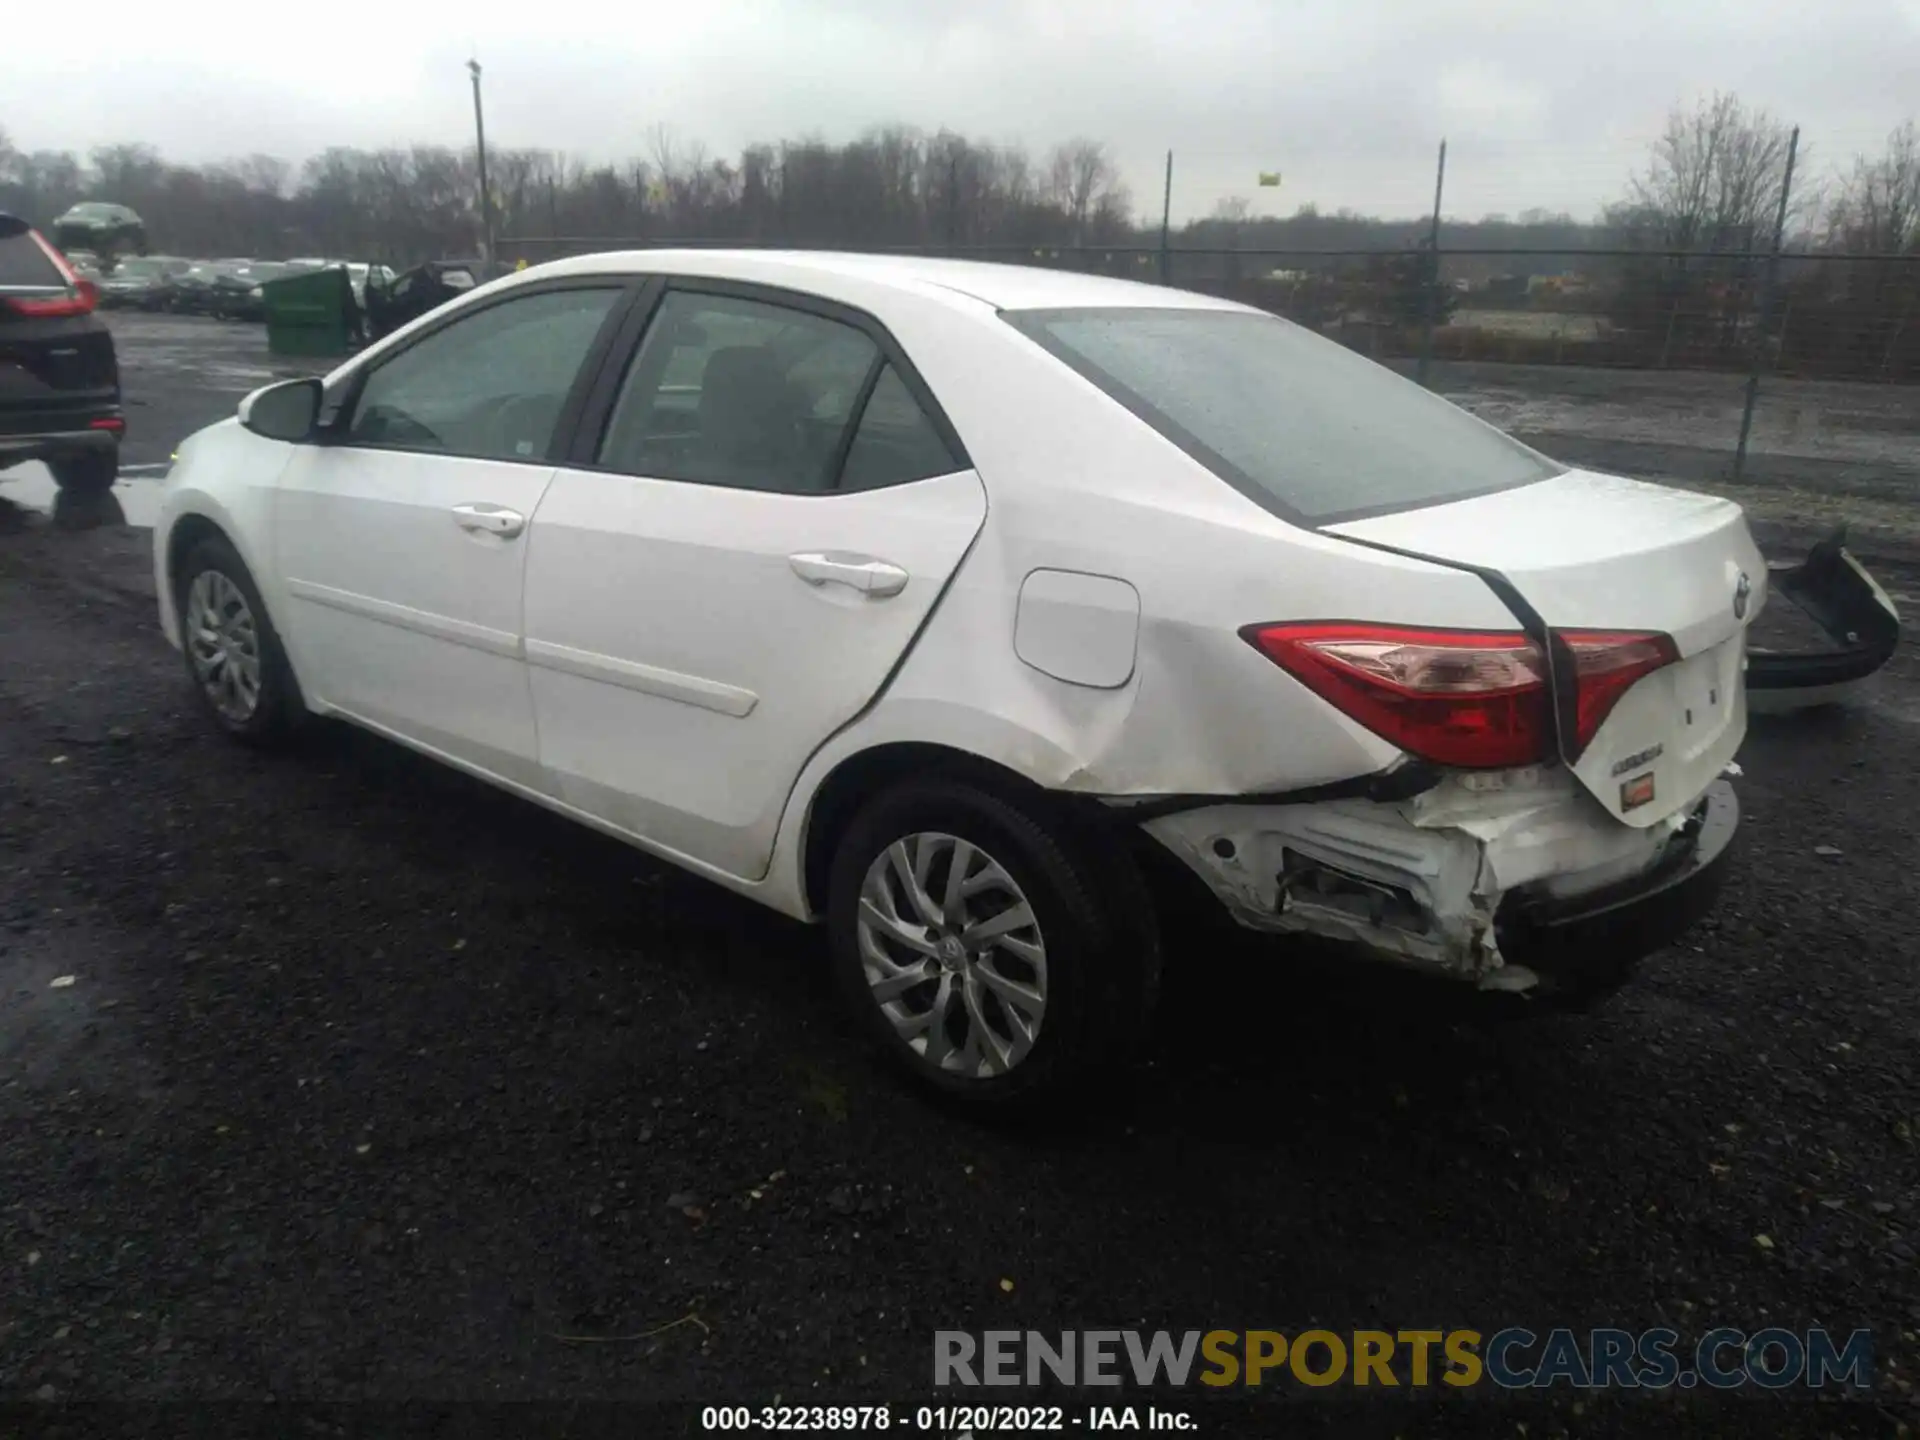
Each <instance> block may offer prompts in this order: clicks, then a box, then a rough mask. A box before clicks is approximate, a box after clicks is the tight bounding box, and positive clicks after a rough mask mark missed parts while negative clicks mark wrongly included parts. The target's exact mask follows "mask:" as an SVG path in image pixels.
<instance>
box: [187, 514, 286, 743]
mask: <svg viewBox="0 0 1920 1440" xmlns="http://www.w3.org/2000/svg"><path fill="white" fill-rule="evenodd" d="M178 585H179V589H178V591H177V596H178V607H179V616H180V638H181V650H182V651H183V652H184V653H185V655H186V662H187V674H188V676H189V677H190V678H191V679H192V681H193V688H194V693H195V694H196V695H198V696H199V698H200V703H201V705H202V707H203V708H204V709H205V711H206V713H207V714H208V716H209V717H211V719H212V720H213V722H214V724H216V725H218V726H219V727H220V729H221V730H222V731H224V732H225V733H226V734H227V735H230V736H231V737H232V738H234V739H235V740H238V741H240V742H242V743H243V744H248V745H261V746H268V745H274V744H279V743H283V742H285V741H286V740H287V739H288V738H290V737H291V735H292V734H293V732H294V730H295V729H296V728H297V727H298V724H299V721H300V718H301V717H302V715H303V714H304V713H305V705H304V703H303V702H302V700H301V698H300V689H299V686H298V685H297V684H296V683H295V682H294V678H293V669H292V667H291V666H290V665H288V663H287V656H286V652H285V651H284V650H283V649H282V648H281V645H280V637H279V635H277V634H276V633H275V632H274V628H273V622H272V621H270V620H269V619H268V618H267V607H266V606H265V605H264V604H263V603H262V602H261V599H260V591H259V589H258V588H257V587H256V586H255V585H254V583H253V576H252V575H250V574H248V573H247V567H246V565H245V563H244V562H243V561H242V560H241V559H240V555H239V552H238V551H236V550H235V549H234V548H233V546H232V545H231V544H229V543H228V542H227V541H226V540H225V539H224V538H221V537H219V536H209V537H208V538H206V539H204V540H201V541H200V542H198V543H197V544H195V545H194V547H193V549H192V550H191V551H189V552H188V554H187V557H186V563H185V564H183V565H182V566H181V567H180V573H179V576H178Z"/></svg>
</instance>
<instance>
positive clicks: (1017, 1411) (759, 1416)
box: [700, 1405, 1198, 1435]
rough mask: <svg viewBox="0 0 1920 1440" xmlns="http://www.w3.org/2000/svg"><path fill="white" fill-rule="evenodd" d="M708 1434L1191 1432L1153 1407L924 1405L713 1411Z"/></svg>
mask: <svg viewBox="0 0 1920 1440" xmlns="http://www.w3.org/2000/svg"><path fill="white" fill-rule="evenodd" d="M700 1426H701V1428H702V1429H703V1430H742V1431H756V1430H757V1431H784V1432H787V1433H789V1434H801V1435H813V1434H823V1433H828V1432H835V1431H848V1430H894V1429H899V1430H906V1431H910V1432H913V1433H916V1434H933V1435H964V1434H970V1433H974V1432H978V1433H980V1434H997V1433H1011V1432H1016V1431H1069V1430H1086V1431H1102V1430H1154V1431H1161V1432H1166V1433H1171V1432H1176V1431H1186V1432H1192V1431H1193V1430H1195V1429H1197V1428H1198V1427H1197V1426H1196V1425H1195V1424H1194V1420H1193V1417H1192V1416H1191V1415H1190V1414H1188V1413H1187V1412H1186V1411H1184V1410H1173V1409H1168V1410H1162V1409H1160V1408H1159V1407H1158V1406H1154V1405H1138V1406H1136V1405H1087V1406H1073V1407H1068V1406H1063V1405H920V1406H916V1407H915V1408H914V1409H912V1410H908V1409H906V1408H904V1407H902V1408H901V1409H900V1410H899V1411H898V1412H897V1413H896V1412H895V1411H894V1409H893V1407H891V1406H887V1405H761V1406H751V1405H708V1406H706V1407H704V1408H703V1409H702V1410H701V1412H700Z"/></svg>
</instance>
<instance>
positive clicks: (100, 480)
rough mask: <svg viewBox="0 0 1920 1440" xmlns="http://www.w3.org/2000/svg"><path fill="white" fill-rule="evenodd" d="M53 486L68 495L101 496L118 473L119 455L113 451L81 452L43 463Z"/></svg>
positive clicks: (109, 487)
mask: <svg viewBox="0 0 1920 1440" xmlns="http://www.w3.org/2000/svg"><path fill="white" fill-rule="evenodd" d="M47 468H48V469H49V470H51V471H52V472H53V483H54V484H56V485H58V486H59V487H60V488H61V489H62V490H65V491H66V492H67V493H68V494H69V495H104V494H105V493H106V492H107V491H109V490H111V489H112V488H113V482H114V478H115V476H117V475H118V474H119V471H120V454H119V451H118V450H117V449H113V450H83V451H81V452H80V453H79V454H77V455H62V456H61V457H60V458H59V459H57V460H50V461H48V462H47Z"/></svg>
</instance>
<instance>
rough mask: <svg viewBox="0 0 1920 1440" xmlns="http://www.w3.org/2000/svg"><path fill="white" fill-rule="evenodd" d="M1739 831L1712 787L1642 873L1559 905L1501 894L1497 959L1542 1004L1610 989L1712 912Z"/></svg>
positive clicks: (1719, 789)
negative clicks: (1534, 979)
mask: <svg viewBox="0 0 1920 1440" xmlns="http://www.w3.org/2000/svg"><path fill="white" fill-rule="evenodd" d="M1739 828H1740V801H1739V798H1738V797H1737V796H1736V795H1735V794H1734V790H1733V786H1731V785H1729V784H1728V783H1727V782H1726V781H1724V780H1720V781H1716V782H1715V783H1714V784H1713V785H1712V786H1711V787H1709V788H1708V790H1707V793H1706V794H1705V795H1704V796H1702V797H1701V799H1700V803H1699V804H1698V805H1697V806H1696V807H1695V808H1694V810H1693V813H1692V814H1691V815H1689V816H1688V818H1687V823H1686V824H1685V826H1683V827H1682V828H1681V829H1679V830H1677V831H1675V832H1674V834H1673V836H1672V838H1671V839H1670V840H1669V841H1668V842H1667V847H1666V849H1665V851H1664V852H1663V853H1662V855H1661V856H1660V858H1659V860H1658V861H1656V862H1655V864H1654V865H1653V866H1652V867H1651V868H1649V869H1648V870H1646V871H1645V872H1643V873H1642V874H1639V875H1636V876H1634V877H1633V878H1631V879H1629V880H1624V881H1621V882H1619V883H1617V884H1614V885H1609V886H1606V887H1605V888H1603V889H1601V890H1597V891H1594V892H1591V893H1589V894H1585V895H1580V896H1577V897H1573V898H1571V899H1565V900H1552V899H1548V898H1545V897H1538V898H1536V897H1530V896H1528V895H1527V894H1526V893H1524V892H1522V891H1516V892H1514V893H1512V894H1509V895H1508V896H1507V897H1506V898H1505V900H1504V901H1503V902H1502V904H1501V907H1500V911H1499V914H1498V915H1497V917H1496V919H1495V925H1496V927H1497V931H1498V934H1499V939H1500V952H1501V954H1502V955H1504V956H1505V957H1506V959H1507V962H1508V964H1509V965H1517V966H1524V967H1526V969H1528V970H1530V971H1532V972H1533V973H1534V974H1535V975H1537V976H1538V977H1539V978H1540V982H1541V983H1540V989H1541V991H1542V992H1543V994H1544V995H1546V996H1549V997H1555V996H1557V997H1564V998H1567V999H1578V998H1580V997H1582V996H1587V995H1592V994H1595V993H1604V992H1606V991H1608V990H1611V989H1612V988H1614V987H1615V986H1616V985H1618V984H1619V983H1620V982H1621V981H1622V980H1624V979H1626V978H1627V976H1628V974H1629V973H1631V971H1632V968H1633V966H1634V965H1635V964H1636V963H1637V962H1638V961H1639V960H1641V959H1642V958H1643V957H1645V956H1647V955H1649V954H1651V953H1653V952H1654V951H1656V950H1660V949H1664V948H1665V947H1666V946H1668V945H1671V944H1673V943H1674V942H1675V941H1677V940H1679V939H1680V937H1681V936H1683V935H1685V934H1686V932H1687V931H1688V930H1689V929H1691V928H1692V926H1693V924H1694V922H1695V921H1697V920H1699V919H1700V918H1701V917H1702V916H1703V915H1705V914H1706V913H1707V912H1708V911H1709V910H1711V909H1712V908H1713V905H1714V902H1715V901H1716V900H1717V899H1718V898H1719V895H1720V888H1721V885H1722V883H1723V882H1724V881H1725V879H1726V874H1727V861H1728V858H1729V856H1730V855H1731V854H1732V851H1733V842H1734V836H1735V835H1736V834H1737V833H1738V831H1739Z"/></svg>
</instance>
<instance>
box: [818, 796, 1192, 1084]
mask: <svg viewBox="0 0 1920 1440" xmlns="http://www.w3.org/2000/svg"><path fill="white" fill-rule="evenodd" d="M930 832H931V833H938V834H944V835H950V836H955V837H957V838H959V839H961V840H964V841H966V842H968V843H969V844H970V845H972V846H975V847H977V848H978V850H980V851H982V852H984V853H985V854H986V855H987V856H990V857H992V859H993V860H994V861H995V862H997V863H998V864H999V865H1000V867H1001V868H1003V869H1004V870H1005V871H1006V872H1007V873H1008V875H1010V876H1011V877H1012V879H1013V882H1014V883H1015V884H1016V885H1017V886H1018V887H1019V890H1020V891H1021V893H1022V894H1023V895H1024V897H1025V899H1026V901H1027V903H1028V905H1029V906H1030V907H1031V909H1032V911H1033V914H1034V916H1035V917H1036V919H1037V922H1038V926H1039V933H1040V937H1041V939H1042V940H1043V942H1044V945H1045V955H1046V971H1047V974H1046V999H1045V1009H1044V1012H1043V1014H1042V1017H1041V1020H1040V1024H1039V1027H1038V1030H1037V1032H1036V1033H1035V1034H1034V1038H1033V1040H1032V1044H1031V1049H1029V1050H1028V1051H1027V1053H1026V1055H1025V1057H1024V1058H1022V1059H1020V1060H1019V1061H1018V1062H1017V1063H1015V1064H1013V1065H1012V1066H1011V1067H1009V1068H1007V1069H1005V1070H1003V1071H1001V1072H1000V1073H998V1074H995V1075H991V1076H978V1075H972V1076H969V1075H963V1074H958V1073H955V1072H954V1071H952V1070H949V1069H943V1068H941V1067H940V1066H938V1065H936V1064H934V1063H933V1062H931V1061H930V1060H928V1059H927V1058H926V1057H925V1056H924V1055H922V1054H921V1053H920V1052H919V1051H918V1050H916V1049H915V1048H914V1047H913V1046H912V1045H911V1044H910V1043H909V1042H908V1041H907V1040H906V1039H904V1038H903V1037H902V1036H901V1035H900V1034H899V1032H898V1031H896V1029H895V1028H894V1025H893V1023H892V1022H891V1021H889V1019H888V1018H887V1016H886V1015H885V1014H884V1013H883V1011H882V1009H881V1006H880V1004H879V1003H878V1002H877V1001H876V999H875V997H874V996H873V994H872V991H871V989H870V987H869V984H868V981H867V978H866V972H865V966H864V963H863V961H862V957H861V947H860V934H859V919H860V902H861V888H862V885H863V884H864V882H865V881H866V878H867V874H868V870H869V867H870V866H871V865H872V864H873V863H874V861H875V860H876V859H877V858H879V857H881V856H882V855H884V854H885V853H886V852H887V850H888V848H889V847H890V846H891V845H892V844H893V843H894V842H895V841H897V840H900V839H902V838H905V837H908V836H912V835H915V834H919V833H930ZM929 888H934V887H932V886H929ZM827 921H828V931H829V944H830V946H831V950H832V956H833V966H834V970H835V975H836V979H837V981H838V983H839V985H840V988H841V991H842V994H843V996H844V998H845V1000H846V1003H847V1004H848V1005H849V1006H850V1007H851V1009H852V1011H853V1015H854V1018H855V1023H856V1024H857V1025H858V1026H859V1027H860V1028H861V1030H862V1032H863V1034H864V1035H865V1037H866V1038H867V1039H868V1040H869V1042H870V1043H871V1044H873V1045H874V1046H875V1047H876V1048H877V1049H878V1051H879V1052H880V1053H881V1054H882V1055H883V1056H885V1057H886V1059H887V1060H888V1062H889V1063H891V1064H892V1065H893V1066H895V1067H896V1068H897V1069H898V1070H900V1071H902V1072H903V1073H905V1074H906V1075H907V1076H908V1077H909V1078H910V1079H911V1080H913V1081H914V1082H916V1083H918V1084H919V1085H921V1086H922V1087H925V1088H927V1089H929V1090H931V1091H933V1092H935V1093H937V1094H939V1095H941V1096H943V1097H945V1098H947V1099H949V1100H952V1101H955V1102H958V1103H959V1104H961V1105H964V1106H966V1107H967V1108H969V1109H974V1110H978V1111H981V1112H985V1113H987V1114H991V1115H997V1116H1007V1117H1015V1116H1019V1117H1023V1118H1027V1117H1031V1118H1039V1117H1042V1116H1048V1115H1051V1114H1054V1113H1056V1112H1058V1111H1059V1110H1060V1109H1061V1108H1062V1107H1063V1106H1066V1105H1068V1104H1073V1103H1078V1102H1079V1101H1082V1100H1086V1099H1089V1098H1091V1097H1090V1094H1089V1092H1090V1091H1091V1089H1092V1088H1093V1086H1094V1085H1095V1084H1096V1083H1097V1082H1099V1081H1101V1080H1104V1079H1106V1078H1108V1077H1109V1076H1111V1075H1112V1074H1113V1073H1114V1072H1115V1071H1116V1070H1118V1069H1119V1068H1120V1067H1121V1066H1122V1065H1123V1064H1124V1063H1125V1062H1127V1061H1128V1060H1130V1059H1132V1058H1133V1057H1134V1055H1135V1052H1136V1051H1137V1049H1138V1047H1139V1044H1140V1042H1141V1041H1142V1040H1143V1039H1144V1038H1145V1036H1146V1034H1147V1031H1148V1029H1149V1025H1150V1021H1151V1018H1152V1012H1153V1008H1154V1003H1155V1001H1156V1000H1157V998H1158V991H1159V980H1160V947H1159V928H1158V924H1157V921H1156V919H1155V916H1154V913H1153V909H1152V906H1151V904H1150V903H1149V902H1148V900H1147V898H1146V891H1145V887H1144V886H1143V885H1142V883H1141V881H1140V877H1139V874H1138V872H1137V870H1136V869H1135V867H1134V864H1133V860H1132V857H1131V855H1130V854H1129V853H1128V851H1127V848H1126V846H1125V845H1124V844H1123V843H1121V841H1120V838H1119V837H1118V836H1117V835H1114V834H1110V833H1106V832H1104V831H1101V830H1098V829H1095V828H1091V827H1090V826H1088V825H1087V824H1086V823H1084V822H1081V821H1078V820H1076V819H1075V818H1074V817H1072V816H1071V815H1070V814H1068V813H1066V808H1065V807H1064V806H1055V805H1054V804H1053V803H1051V802H1050V800H1049V799H1048V797H1045V796H1044V795H1041V794H1039V793H1038V792H1036V794H1035V796H1034V797H1032V798H1031V799H1028V800H1024V801H1021V802H1019V803H1016V802H1013V801H1011V800H1009V799H1007V798H1004V797H1003V796H1002V795H1001V794H998V793H994V792H993V791H991V790H988V789H986V788H984V787H982V786H980V785H977V784H975V783H972V782H971V781H970V780H969V779H967V778H965V777H930V778H927V779H924V780H913V781H908V782H905V783H903V784H900V785H897V786H895V787H893V788H891V789H888V790H886V791H883V792H882V793H881V794H880V795H879V796H877V797H876V798H875V799H873V800H872V801H870V802H869V803H868V804H867V805H866V807H865V808H864V809H862V810H861V811H860V812H859V813H858V814H857V815H856V816H855V817H854V819H853V821H852V823H851V824H849V825H848V827H847V829H846V832H845V833H844V834H843V835H842V836H841V837H840V841H839V844H838V846H837V847H836V850H835V853H834V859H833V866H832V871H831V880H830V889H829V897H828V915H827ZM935 973H936V974H937V973H938V972H937V971H936V972H935ZM1004 1013H1005V1014H1011V1011H1010V1010H1008V1011H1005V1012H1004ZM968 1023H969V1024H971V1022H968Z"/></svg>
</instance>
